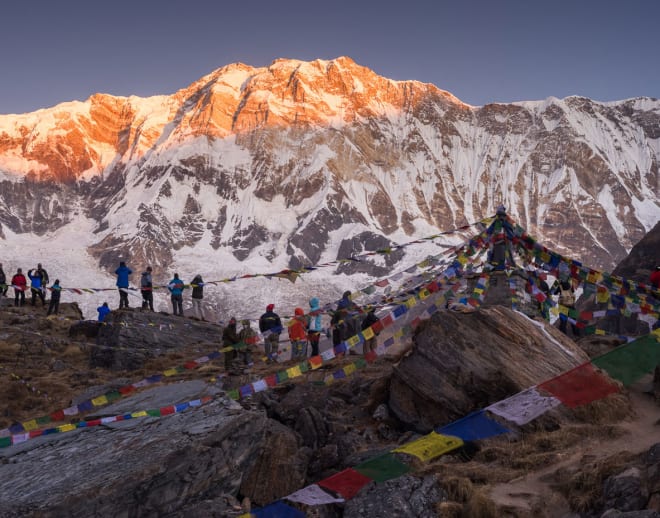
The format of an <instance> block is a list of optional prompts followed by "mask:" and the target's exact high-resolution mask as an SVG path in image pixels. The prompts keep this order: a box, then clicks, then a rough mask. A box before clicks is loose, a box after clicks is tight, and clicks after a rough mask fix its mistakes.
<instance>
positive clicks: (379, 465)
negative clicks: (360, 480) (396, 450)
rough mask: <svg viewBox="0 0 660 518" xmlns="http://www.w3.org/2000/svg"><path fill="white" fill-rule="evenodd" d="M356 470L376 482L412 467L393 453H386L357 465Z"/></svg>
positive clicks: (398, 474) (401, 473)
mask: <svg viewBox="0 0 660 518" xmlns="http://www.w3.org/2000/svg"><path fill="white" fill-rule="evenodd" d="M353 469H355V471H357V472H358V473H360V474H362V475H364V476H365V477H369V478H370V479H372V480H375V481H376V482H385V481H386V480H390V479H392V478H397V477H400V476H401V475H403V474H405V473H408V471H410V468H409V467H408V466H407V465H406V464H404V463H403V462H401V461H400V460H399V459H397V458H396V457H395V456H394V455H393V454H391V453H386V454H385V455H381V456H380V457H376V458H374V459H370V460H368V461H366V462H363V463H362V464H358V465H357V466H355V468H353Z"/></svg>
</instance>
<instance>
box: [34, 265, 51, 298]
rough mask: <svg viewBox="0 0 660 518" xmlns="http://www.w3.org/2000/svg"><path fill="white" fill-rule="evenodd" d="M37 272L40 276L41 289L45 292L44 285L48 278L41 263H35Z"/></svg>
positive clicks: (48, 280)
mask: <svg viewBox="0 0 660 518" xmlns="http://www.w3.org/2000/svg"><path fill="white" fill-rule="evenodd" d="M37 274H39V275H40V276H41V289H42V290H43V292H44V293H45V292H46V286H48V283H49V282H50V279H49V278H48V272H47V271H46V269H45V268H44V267H43V266H41V263H39V264H37Z"/></svg>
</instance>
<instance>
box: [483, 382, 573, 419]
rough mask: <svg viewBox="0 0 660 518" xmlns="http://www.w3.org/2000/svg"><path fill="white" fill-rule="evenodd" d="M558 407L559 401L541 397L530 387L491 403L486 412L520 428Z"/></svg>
mask: <svg viewBox="0 0 660 518" xmlns="http://www.w3.org/2000/svg"><path fill="white" fill-rule="evenodd" d="M559 405H561V401H559V400H558V399H557V398H555V397H552V396H542V395H541V394H539V393H538V391H537V390H536V387H532V388H528V389H527V390H523V391H522V392H518V393H517V394H514V395H513V396H511V397H510V398H507V399H504V400H502V401H499V402H497V403H493V404H492V405H490V406H489V407H487V408H486V410H488V411H489V412H492V413H493V414H495V415H498V416H500V417H503V418H504V419H506V420H507V421H511V422H513V423H516V424H517V425H520V426H522V425H524V424H526V423H529V422H530V421H532V420H533V419H536V418H537V417H539V416H540V415H543V414H545V413H546V412H547V411H549V410H552V409H553V408H555V407H557V406H559Z"/></svg>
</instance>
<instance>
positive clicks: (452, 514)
mask: <svg viewBox="0 0 660 518" xmlns="http://www.w3.org/2000/svg"><path fill="white" fill-rule="evenodd" d="M435 510H436V515H437V516H438V518H461V515H462V514H463V504H459V503H458V502H439V503H438V504H437V505H436V508H435Z"/></svg>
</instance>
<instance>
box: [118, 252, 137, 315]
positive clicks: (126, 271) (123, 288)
mask: <svg viewBox="0 0 660 518" xmlns="http://www.w3.org/2000/svg"><path fill="white" fill-rule="evenodd" d="M132 273H133V270H131V269H130V268H129V267H128V266H126V263H125V262H124V261H121V262H120V263H119V268H117V269H116V270H115V275H117V289H118V290H119V309H122V308H127V309H128V277H129V276H130V275H131V274H132Z"/></svg>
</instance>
